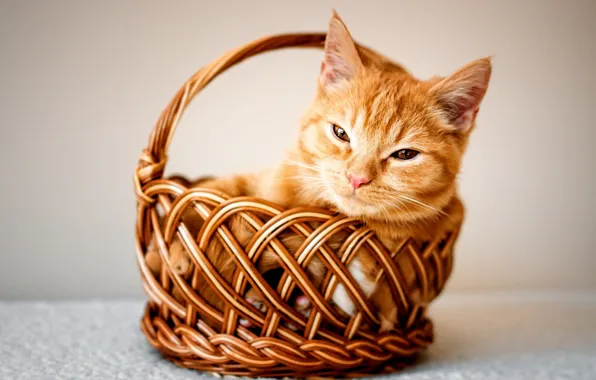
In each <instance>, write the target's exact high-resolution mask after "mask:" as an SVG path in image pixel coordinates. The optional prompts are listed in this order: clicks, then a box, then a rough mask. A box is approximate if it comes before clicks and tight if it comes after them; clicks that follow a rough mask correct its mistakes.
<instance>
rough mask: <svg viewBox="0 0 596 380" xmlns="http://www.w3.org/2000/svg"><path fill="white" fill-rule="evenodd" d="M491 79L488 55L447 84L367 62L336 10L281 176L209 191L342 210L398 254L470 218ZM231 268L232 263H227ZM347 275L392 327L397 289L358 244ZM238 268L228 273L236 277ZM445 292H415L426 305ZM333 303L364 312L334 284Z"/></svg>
mask: <svg viewBox="0 0 596 380" xmlns="http://www.w3.org/2000/svg"><path fill="white" fill-rule="evenodd" d="M490 74H491V62H490V59H489V58H484V59H479V60H476V61H473V62H470V63H468V64H467V65H465V66H463V67H462V68H460V69H459V70H457V71H456V72H455V73H453V74H451V75H450V76H448V77H445V78H432V79H430V80H426V81H425V80H418V79H416V78H414V77H413V76H412V75H410V74H409V73H408V72H407V71H406V70H405V69H403V68H402V67H400V66H399V65H397V64H394V63H391V62H375V61H371V60H367V58H366V55H364V54H359V52H358V48H357V47H356V45H355V44H354V41H353V39H352V37H351V35H350V33H349V32H348V29H347V28H346V26H345V24H344V23H343V22H342V20H341V19H340V18H339V16H338V15H337V14H336V13H334V14H333V17H332V18H331V21H330V23H329V30H328V34H327V39H326V42H325V50H324V59H323V63H322V66H321V74H320V77H319V81H318V86H317V91H316V96H315V98H314V101H313V103H312V105H311V106H310V108H309V109H308V110H307V111H306V113H305V114H304V117H303V121H302V124H301V127H300V135H299V138H298V141H297V142H296V144H295V146H294V147H292V149H291V150H290V152H289V154H288V157H287V159H286V160H284V161H283V162H282V163H281V164H280V165H278V166H277V167H276V168H274V169H272V170H268V171H265V172H262V173H259V174H253V175H239V176H235V177H231V178H222V179H215V180H211V181H207V182H204V183H201V184H200V186H201V187H210V188H215V189H218V190H221V191H223V192H225V193H227V194H228V195H230V196H240V195H250V196H256V197H260V198H264V199H267V200H269V201H272V202H275V203H277V204H279V205H282V206H284V207H288V208H289V207H295V206H300V205H305V206H318V207H326V208H329V209H332V210H336V211H338V212H340V213H343V214H345V215H348V216H351V217H356V218H358V219H360V220H361V221H363V222H364V223H366V224H367V225H368V226H369V227H370V228H372V229H373V230H374V231H375V232H376V234H377V236H378V237H379V238H380V239H381V241H382V242H383V243H384V244H385V246H386V247H387V248H388V249H389V250H393V249H396V247H397V244H398V243H399V242H400V240H401V239H403V238H405V237H413V238H415V239H420V240H425V239H429V238H431V237H432V236H435V235H436V234H441V233H442V232H443V231H445V230H447V229H450V228H452V227H453V226H454V225H456V224H457V223H459V222H460V221H461V220H462V219H463V215H464V210H463V206H462V204H461V202H460V201H459V198H458V196H457V191H456V175H457V173H458V171H459V168H460V164H461V160H462V156H463V154H464V152H465V149H466V146H467V143H468V137H469V135H470V132H471V131H472V130H473V128H474V126H475V118H476V115H477V113H478V110H479V107H480V103H481V101H482V99H483V97H484V95H485V93H486V90H487V88H488V83H489V79H490ZM189 218H191V219H192V218H193V217H192V216H189ZM231 227H232V229H233V230H234V233H235V234H236V236H239V240H240V243H241V244H242V245H245V244H247V243H248V241H249V240H250V237H251V236H252V235H251V232H250V231H249V230H248V229H247V228H246V226H244V225H243V224H242V222H240V221H237V223H233V225H232V226H231ZM191 232H193V231H191ZM194 232H198V230H197V231H194ZM282 240H283V242H284V244H285V245H286V246H287V247H288V249H290V250H291V251H292V250H294V251H295V250H296V249H297V248H298V247H299V246H300V244H301V243H302V241H300V239H295V238H292V237H287V239H286V238H283V237H282ZM341 243H342V241H340V240H338V239H337V238H336V239H335V240H334V241H330V242H329V245H330V246H332V248H334V249H335V248H337V247H338V246H340V245H341ZM177 246H178V248H176V242H174V245H173V246H172V247H171V248H170V252H171V255H172V257H171V259H172V261H173V262H175V263H176V264H175V265H178V266H180V268H181V270H182V269H184V270H186V269H187V268H188V266H189V264H190V261H189V258H188V257H187V256H186V254H185V253H184V251H183V250H182V249H181V245H180V244H179V243H178V244H177ZM207 253H208V256H209V258H210V259H211V260H212V261H221V260H223V259H224V258H223V256H221V255H223V254H224V253H222V248H221V247H220V246H218V244H217V242H215V241H214V242H213V243H212V246H210V247H209V249H208V252H207ZM397 260H398V265H400V266H401V270H402V271H403V272H404V275H405V276H406V280H407V281H409V282H414V281H415V271H414V268H412V267H411V266H409V267H408V265H409V264H407V263H406V262H401V261H400V257H399V256H398V257H397ZM224 261H225V265H227V266H229V265H230V260H228V259H226V260H224ZM263 262H264V264H262V265H261V267H260V270H262V271H266V270H270V269H272V268H275V267H279V266H280V265H279V263H278V262H277V258H276V257H275V255H274V254H273V253H272V252H265V254H264V256H263ZM221 265H224V264H221ZM216 266H217V265H216ZM218 267H219V266H218ZM348 269H349V271H350V272H351V274H352V276H353V277H354V279H355V280H356V281H357V282H358V283H359V285H360V287H361V289H362V291H363V292H364V294H365V295H366V296H367V297H370V298H371V300H372V302H373V304H374V306H375V307H376V308H377V310H378V312H379V317H380V320H381V326H380V329H381V331H386V330H390V329H392V328H393V327H394V326H395V324H396V323H397V307H396V304H395V302H394V300H393V298H392V296H391V292H390V290H389V287H388V284H387V283H386V282H383V281H382V282H380V283H379V284H375V282H374V279H375V276H376V273H377V272H378V270H379V268H378V266H377V264H376V262H375V260H373V259H372V258H371V257H370V255H369V254H368V253H367V252H366V251H364V250H363V249H361V250H360V251H358V252H357V253H356V256H355V258H354V259H353V260H352V262H351V263H350V265H349V267H348ZM325 271H326V268H324V266H323V265H322V263H321V262H320V261H319V260H318V259H316V257H315V259H313V260H312V261H311V263H310V266H309V268H308V272H309V275H310V277H311V278H312V280H313V282H315V283H316V284H320V281H322V277H323V275H324V273H325ZM232 273H233V271H227V273H225V274H223V275H224V277H225V278H226V279H227V280H231V276H232ZM228 277H229V278H228ZM205 291H207V292H209V290H208V289H207V290H205ZM436 295H437V294H431V295H430V296H429V297H430V299H420V295H414V297H418V299H416V301H417V302H420V303H426V302H430V301H431V300H432V298H434V297H436ZM247 297H249V298H250V301H251V302H252V303H253V304H255V305H258V306H260V308H261V310H264V307H262V306H263V303H262V302H260V300H259V293H258V292H256V291H254V290H252V291H249V293H248V295H247ZM332 299H333V302H334V303H335V305H336V306H337V307H338V308H339V309H340V310H342V311H343V312H345V313H346V314H353V313H354V312H355V305H354V303H353V301H352V299H351V298H350V296H349V295H348V293H347V291H346V289H345V288H344V287H343V285H341V284H340V285H338V286H337V288H336V290H335V293H334V294H333V297H332ZM213 302H216V303H217V300H214V301H213ZM296 303H297V305H298V306H300V307H301V308H302V310H303V314H305V315H308V300H306V299H305V298H304V296H303V297H299V298H298V300H297V301H296ZM222 306H223V305H222ZM242 323H243V324H245V325H250V323H247V321H243V322H242Z"/></svg>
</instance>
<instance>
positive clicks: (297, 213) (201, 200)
mask: <svg viewBox="0 0 596 380" xmlns="http://www.w3.org/2000/svg"><path fill="white" fill-rule="evenodd" d="M324 40H325V35H324V34H288V35H278V36H271V37H266V38H263V39H260V40H257V41H254V42H252V43H250V44H248V45H245V46H243V47H240V48H238V49H236V50H233V51H231V52H229V53H228V54H226V55H224V56H223V57H221V58H220V59H218V60H216V61H214V62H213V63H211V64H210V65H208V66H206V67H204V68H203V69H201V70H199V71H198V72H197V73H196V74H195V75H194V76H193V77H191V78H190V79H189V80H188V81H187V82H186V83H185V84H184V86H183V87H182V88H181V89H180V90H179V91H178V93H177V94H176V95H175V97H174V99H173V100H172V101H171V102H170V104H169V105H168V106H167V108H166V109H165V110H164V111H163V113H162V114H161V116H160V118H159V120H158V122H157V125H156V126H155V128H154V130H153V131H152V133H151V135H150V138H149V145H148V147H147V148H146V149H145V150H144V151H143V153H142V155H141V158H140V161H139V166H138V168H137V170H136V171H135V175H134V183H135V190H136V194H137V224H136V245H137V261H138V265H139V269H140V272H141V278H142V283H143V287H144V289H145V291H146V293H147V295H148V296H149V301H148V303H147V306H146V309H145V314H144V317H143V319H142V323H141V326H142V331H143V333H144V334H145V336H146V337H147V339H148V341H149V343H150V344H151V345H153V346H154V347H155V348H156V349H158V350H159V351H160V352H161V353H162V354H163V355H164V356H165V357H166V358H168V359H169V360H171V361H173V362H175V363H176V364H178V365H180V366H183V367H187V368H193V369H197V370H201V371H208V372H214V373H219V374H227V375H243V376H254V377H256V376H263V377H285V376H296V377H307V376H337V377H358V376H363V375H370V374H377V373H385V372H391V371H395V370H398V369H400V368H402V367H403V366H405V365H407V364H409V363H411V362H412V361H414V360H415V359H416V357H417V355H418V354H419V353H420V352H421V351H422V350H424V349H425V348H426V347H427V346H428V345H429V344H430V343H431V342H432V340H433V328H432V323H431V321H430V320H429V319H428V318H426V316H425V312H426V306H427V305H426V304H421V303H420V302H416V301H415V300H432V299H433V298H434V297H436V295H438V294H439V293H440V292H441V290H442V288H443V286H444V284H445V282H446V281H447V278H448V277H449V274H450V272H451V266H452V258H453V256H452V251H453V245H454V243H455V241H456V239H457V236H458V233H459V227H458V228H457V229H456V230H454V231H450V232H447V233H446V234H445V236H437V237H436V238H435V239H433V240H431V241H415V240H414V239H404V240H403V241H402V242H401V244H400V245H399V247H398V249H396V250H393V251H389V250H387V249H386V248H385V247H384V246H383V244H382V243H381V242H380V241H379V240H378V239H377V238H376V236H375V234H374V233H373V232H372V231H371V230H370V229H368V228H367V227H366V226H364V225H362V223H360V222H359V221H358V220H355V219H351V218H348V217H345V216H342V215H339V214H337V213H334V212H331V211H329V210H323V209H316V208H294V209H289V210H285V209H283V208H281V207H279V206H277V205H274V204H272V203H270V202H266V201H264V200H260V199H255V198H249V197H238V198H230V197H228V196H226V195H225V194H221V193H217V192H214V191H212V190H207V189H201V188H187V187H186V186H184V184H183V181H176V180H173V179H171V178H170V179H168V178H164V169H165V164H166V160H167V154H166V153H167V149H168V146H169V143H170V140H171V137H172V135H173V132H174V130H175V127H176V125H177V123H178V122H179V120H180V117H181V115H182V113H183V111H184V109H185V108H186V106H187V105H188V104H189V103H190V101H191V100H192V99H193V97H194V96H195V95H196V94H197V93H198V92H199V91H200V90H201V89H203V88H204V87H205V86H206V85H207V84H208V83H210V82H211V80H213V79H214V78H215V77H216V76H217V75H218V74H220V73H221V72H223V71H225V70H226V69H227V68H229V67H231V66H233V65H235V64H237V63H239V62H241V61H243V60H244V59H246V58H248V57H251V56H253V55H256V54H259V53H263V52H267V51H270V50H275V49H281V48H287V47H316V48H321V47H322V46H323V44H324ZM359 53H360V55H361V56H362V58H363V60H365V59H369V60H376V62H378V63H381V64H384V63H385V62H389V61H388V60H387V59H386V58H384V57H383V56H381V55H379V54H378V53H376V52H374V51H372V50H370V49H367V48H365V47H362V46H359ZM387 64H389V63H387ZM185 212H193V213H196V215H198V216H200V217H201V218H202V220H203V225H202V228H201V229H200V231H199V232H198V234H191V233H190V231H189V228H188V226H187V225H186V224H185V223H183V222H182V221H181V220H182V218H181V217H182V214H183V213H185ZM232 217H240V218H242V219H243V220H244V221H245V222H246V224H247V225H249V226H250V228H252V230H253V232H254V236H252V238H251V240H250V242H249V243H248V244H247V245H246V246H242V245H240V244H239V243H238V239H237V238H236V237H235V236H234V235H233V234H232V232H231V229H230V228H229V227H228V223H229V220H230V218H232ZM313 226H314V227H313ZM281 234H286V235H287V234H294V235H296V236H297V237H298V238H300V239H302V241H303V244H302V245H301V246H300V249H298V250H295V252H291V251H290V250H289V249H287V248H286V247H285V246H284V245H283V242H282V239H281V238H280V236H281ZM338 234H341V235H340V236H342V241H343V243H342V244H341V247H339V248H337V249H332V248H331V247H330V245H329V244H328V242H329V239H332V238H333V237H334V236H335V237H336V238H337V236H338ZM175 238H178V239H180V240H181V241H182V242H183V245H184V247H185V249H186V251H187V254H188V256H189V258H190V262H191V265H190V269H189V270H188V271H187V274H186V275H180V274H178V273H177V271H175V270H173V268H172V262H171V261H170V252H169V251H168V250H169V247H170V246H171V244H172V241H173V240H174V239H175ZM212 239H218V241H219V242H220V244H221V245H222V247H223V248H224V249H225V251H226V252H225V253H222V254H229V255H231V256H232V258H233V263H235V269H233V270H234V272H233V275H232V276H231V277H230V276H228V278H230V280H229V281H228V280H226V278H225V276H223V275H222V274H221V273H219V272H218V270H217V269H216V268H215V267H214V265H213V264H212V263H211V262H210V260H209V258H208V255H207V254H206V249H207V246H208V245H209V242H210V241H211V240H212ZM152 242H153V243H152ZM151 244H154V249H155V250H156V251H157V252H158V253H159V254H158V255H157V258H158V261H159V264H160V269H159V270H158V271H157V272H156V271H155V270H152V269H151V268H150V263H149V262H148V261H149V260H148V255H147V253H148V251H149V247H150V246H151ZM266 249H267V250H269V251H272V252H275V254H276V255H278V256H279V260H280V263H281V264H282V266H281V268H280V270H279V272H278V273H277V281H276V282H275V283H273V284H272V283H271V280H270V279H267V278H265V276H264V275H263V274H261V273H259V271H258V270H257V268H256V266H257V261H258V259H259V257H260V256H261V254H262V253H263V251H264V250H266ZM361 249H365V250H366V251H367V252H368V253H369V254H370V256H371V257H373V258H374V259H375V260H376V261H377V263H378V266H379V268H381V269H380V271H379V272H378V274H377V281H387V283H388V284H389V287H390V289H391V294H392V296H393V298H394V299H395V302H396V305H397V309H398V326H397V328H396V329H395V330H392V331H390V332H384V333H379V331H380V328H379V327H380V322H379V319H378V315H377V313H376V311H375V309H374V307H373V306H372V305H371V303H370V300H368V299H367V298H366V297H364V295H363V293H362V291H361V290H360V288H359V285H358V283H357V282H356V281H355V280H354V279H353V278H352V276H351V275H350V273H349V271H348V270H347V269H346V268H347V267H348V265H349V263H350V262H351V260H352V259H353V257H354V253H355V252H356V251H357V250H361ZM315 256H316V257H318V259H319V260H320V261H321V262H322V263H323V264H324V265H325V267H326V268H327V271H326V275H325V278H324V280H323V282H322V284H321V286H319V287H315V286H314V285H313V283H312V282H311V281H310V280H309V277H308V276H307V275H306V269H305V268H307V266H308V264H309V262H310V261H311V260H312V259H313V257H315ZM199 280H201V281H203V283H206V284H207V286H208V290H209V291H211V292H212V294H216V295H217V297H218V298H219V299H220V300H221V301H223V302H221V305H225V306H221V307H219V308H217V307H215V306H214V305H212V304H211V303H209V302H208V301H207V300H206V298H205V294H204V292H205V288H204V287H203V288H201V287H199V286H197V283H198V281H199ZM338 285H343V286H344V288H345V289H346V291H347V293H348V294H349V295H350V298H351V299H352V301H353V302H354V304H355V306H356V308H355V310H356V311H355V312H354V314H353V315H346V314H344V313H341V312H340V311H338V309H337V308H336V307H334V306H333V304H332V303H331V302H330V299H331V296H332V295H333V291H334V289H335V288H336V287H337V286H338ZM249 287H251V288H255V289H258V291H260V293H261V294H262V295H263V297H264V299H265V301H264V302H265V304H266V305H267V306H268V309H267V310H266V311H265V312H262V311H261V309H257V308H255V307H253V305H252V304H251V303H249V302H247V301H246V300H245V293H246V291H247V289H248V288H249ZM296 291H300V292H301V293H302V294H304V295H306V296H307V298H308V299H309V300H310V303H311V305H312V310H311V313H310V314H309V315H306V316H305V315H303V314H300V313H298V312H296V310H295V309H294V308H293V307H292V306H291V303H290V298H291V297H292V294H293V293H295V292H296ZM241 318H244V319H246V320H248V321H250V322H251V324H252V326H250V327H244V325H242V324H240V323H239V321H240V319H241Z"/></svg>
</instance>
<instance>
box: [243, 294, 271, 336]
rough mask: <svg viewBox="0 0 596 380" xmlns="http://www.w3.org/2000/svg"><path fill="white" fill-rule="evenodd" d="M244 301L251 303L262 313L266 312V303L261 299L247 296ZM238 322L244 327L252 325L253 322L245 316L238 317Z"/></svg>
mask: <svg viewBox="0 0 596 380" xmlns="http://www.w3.org/2000/svg"><path fill="white" fill-rule="evenodd" d="M246 301H247V302H248V303H249V304H251V305H252V306H254V307H255V308H256V309H257V310H259V311H260V312H261V313H263V314H265V313H267V304H265V302H263V301H262V300H260V299H258V298H254V297H250V296H249V297H246ZM238 323H240V326H244V327H246V328H249V327H252V326H254V325H253V323H252V322H251V321H249V320H248V319H246V318H240V320H239V321H238Z"/></svg>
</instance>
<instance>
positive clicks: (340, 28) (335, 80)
mask: <svg viewBox="0 0 596 380" xmlns="http://www.w3.org/2000/svg"><path fill="white" fill-rule="evenodd" d="M360 70H362V61H361V60H360V57H359V56H358V51H357V50H356V44H355V43H354V40H353V39H352V36H351V35H350V32H349V31H348V28H346V25H345V24H344V22H343V21H342V20H341V18H340V17H339V15H338V14H337V13H336V12H335V11H333V16H332V17H331V20H330V21H329V30H328V31H327V38H326V39H325V53H324V57H323V63H322V64H321V75H320V77H319V83H320V84H321V87H322V88H323V89H331V90H332V89H334V88H338V87H341V86H342V84H344V83H345V82H348V81H349V80H350V79H352V78H353V77H354V76H356V74H358V72H359V71H360Z"/></svg>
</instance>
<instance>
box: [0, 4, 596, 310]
mask: <svg viewBox="0 0 596 380" xmlns="http://www.w3.org/2000/svg"><path fill="white" fill-rule="evenodd" d="M332 7H335V8H336V9H337V10H338V11H339V13H340V14H341V15H342V16H343V18H344V20H345V21H346V23H347V24H348V27H349V28H350V29H351V31H352V33H353V35H354V36H355V37H356V39H357V40H359V41H361V42H363V43H365V44H367V45H369V46H371V47H373V48H376V49H378V50H380V51H381V52H383V53H385V54H387V55H389V56H390V57H392V58H394V59H396V60H398V61H400V62H402V63H403V64H405V65H406V66H407V67H408V68H410V69H411V70H412V71H413V72H414V73H415V74H416V75H419V76H422V77H428V76H431V75H434V74H447V73H448V72H450V71H452V70H455V69H456V68H457V67H458V66H460V65H463V64H464V63H466V62H467V61H469V60H472V59H475V58H478V57H481V56H485V55H490V54H494V55H495V59H494V66H495V68H494V76H493V80H492V83H491V85H490V88H489V91H488V95H487V97H486V99H485V102H484V105H483V107H482V109H481V112H480V115H479V125H478V129H477V131H476V132H475V134H474V137H473V139H472V144H471V148H470V150H469V152H468V155H467V157H466V159H465V171H464V174H463V176H462V178H461V192H462V193H463V196H464V199H465V201H466V204H467V206H468V210H469V215H468V220H467V224H466V226H465V230H464V233H463V236H462V238H461V240H460V242H459V245H458V253H457V259H456V260H457V262H456V270H455V273H454V277H453V279H452V281H451V282H450V284H449V289H450V290H451V291H456V290H487V291H488V290H513V289H557V290H565V289H578V290H580V289H582V290H590V289H591V290H592V291H596V275H595V274H594V272H595V271H596V249H595V246H596V238H595V235H596V229H595V227H594V215H595V213H596V201H595V200H594V194H596V185H595V180H594V175H595V173H596V170H595V153H594V142H595V141H596V125H595V124H596V123H595V122H594V108H595V107H594V106H595V104H594V95H593V94H594V92H593V91H594V88H596V73H595V70H594V67H595V66H594V64H595V62H596V43H595V38H596V2H593V1H569V2H563V1H501V2H497V1H494V2H486V1H480V2H479V1H449V2H439V1H436V2H432V1H427V2H405V1H404V2H401V1H384V2H383V1H371V2H366V3H365V2H364V1H362V2H360V1H334V2H325V1H311V2H281V1H269V2H265V1H251V2H241V1H209V2H207V1H188V2H180V1H177V2H176V1H172V2H165V1H159V2H158V1H95V2H91V1H51V2H50V1H48V2H45V1H12V2H2V4H1V5H0V105H1V108H2V112H1V113H0V127H1V132H0V147H1V149H0V170H1V171H0V173H1V175H2V177H1V178H2V186H1V189H2V190H1V191H2V193H1V195H2V197H1V198H0V221H1V223H2V224H1V226H0V227H1V228H0V234H1V235H0V298H9V299H17V298H65V297H70V298H82V297H98V296H109V297H129V296H138V295H140V294H141V288H140V285H139V284H140V280H139V276H138V274H137V269H136V265H135V260H134V243H133V224H134V218H135V213H134V210H135V203H134V197H133V188H132V179H131V178H132V173H133V169H134V167H135V165H136V160H137V158H138V156H139V154H140V152H141V150H142V148H143V147H144V144H145V143H146V139H147V136H148V134H149V132H150V130H151V128H152V126H153V123H154V122H155V120H156V119H157V117H158V114H159V112H160V111H161V110H162V108H163V107H164V106H165V105H166V103H167V102H168V101H169V99H170V98H171V96H172V95H173V94H174V92H175V91H176V90H177V88H178V87H179V86H180V85H181V84H182V83H183V81H184V80H185V79H186V78H187V77H188V76H189V75H191V74H192V73H193V72H194V71H195V70H196V69H198V68H199V67H200V66H202V65H204V64H205V63H207V62H209V61H210V60H212V59H214V58H216V57H218V56H219V55H221V54H223V53H225V52H226V51H227V50H229V49H231V48H234V47H236V46H238V45H240V44H243V43H246V42H248V41H251V40H252V39H255V38H258V37H261V36H263V35H266V34H271V33H279V32H290V31H321V30H323V29H324V28H325V27H326V24H327V20H328V18H329V16H330V14H331V8H332ZM319 60H320V52H319V51H302V50H301V51H286V52H279V53H274V54H270V55H267V56H262V57H259V58H257V59H254V60H251V61H249V62H247V63H245V64H243V65H242V66H240V67H238V68H235V69H233V70H231V71H230V72H229V73H226V75H224V76H223V77H221V78H220V79H218V80H216V81H215V82H214V83H213V84H212V85H211V86H210V87H209V88H208V89H207V90H206V91H205V92H204V93H203V94H202V95H200V96H199V97H198V98H197V99H196V100H195V102H194V103H193V105H192V107H191V108H190V109H189V112H188V113H187V114H186V115H185V117H184V119H183V121H182V123H181V126H180V128H179V131H178V133H177V135H176V136H175V139H174V141H173V144H172V152H171V160H170V163H169V167H168V169H169V171H182V172H185V173H187V174H193V175H194V174H197V175H198V174H206V173H214V174H223V173H231V172H235V171H248V170H253V169H256V168H258V167H261V166H263V165H266V164H268V163H270V162H271V161H272V160H275V159H277V158H279V157H280V156H281V155H282V152H283V150H284V148H285V147H286V146H287V145H288V144H289V142H290V141H292V139H293V138H294V136H295V133H296V127H297V121H298V118H299V117H300V113H301V111H302V110H303V109H304V107H305V106H306V105H307V104H308V102H309V101H310V99H311V96H312V93H313V90H314V85H315V79H316V75H317V71H318V68H319ZM272 142H274V143H273V144H272Z"/></svg>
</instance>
